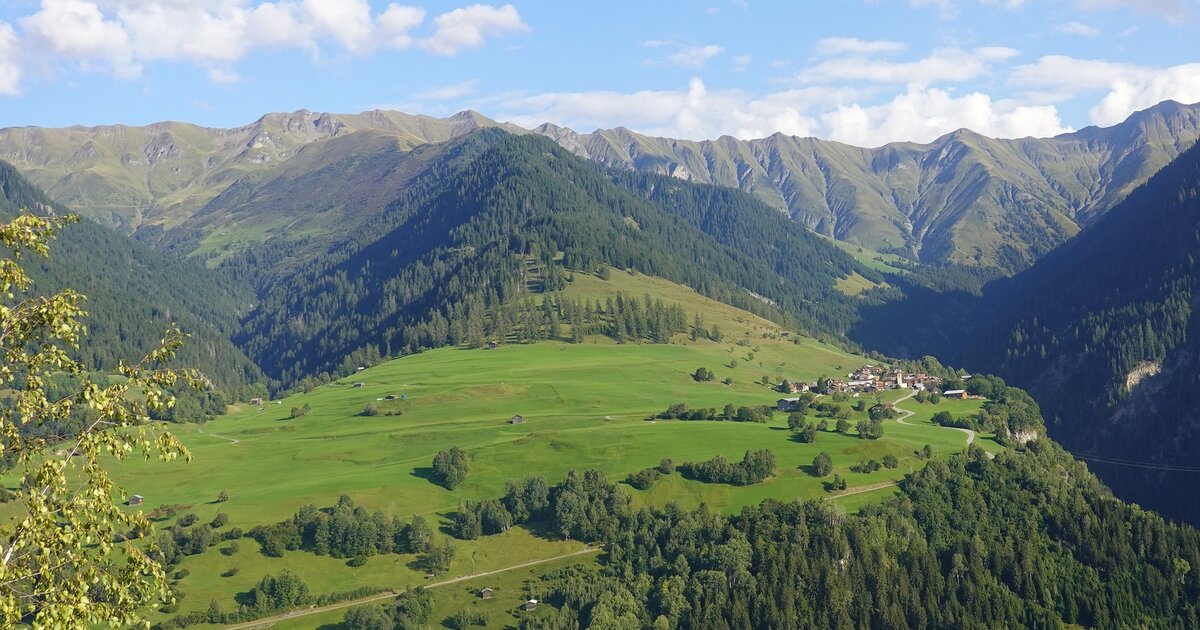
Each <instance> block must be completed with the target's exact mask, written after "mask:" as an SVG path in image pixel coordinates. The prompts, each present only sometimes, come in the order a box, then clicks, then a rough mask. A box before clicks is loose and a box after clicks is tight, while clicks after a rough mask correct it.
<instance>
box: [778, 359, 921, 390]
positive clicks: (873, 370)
mask: <svg viewBox="0 0 1200 630" xmlns="http://www.w3.org/2000/svg"><path fill="white" fill-rule="evenodd" d="M941 385H942V378H941V377H940V376H933V375H931V374H924V373H919V372H918V373H915V374H911V373H905V372H904V370H902V369H900V368H892V367H887V366H883V365H864V366H862V367H860V368H858V369H857V370H855V371H854V372H851V373H850V374H847V375H846V377H845V378H831V379H828V380H827V381H826V382H825V386H824V390H825V391H823V392H818V393H826V394H832V393H835V392H845V393H850V394H871V393H874V392H878V391H884V390H891V389H917V390H922V389H923V390H927V391H938V389H939V388H940V387H941ZM780 388H781V390H783V391H784V393H786V394H797V393H801V392H810V391H811V392H817V391H818V389H820V383H803V382H789V381H784V382H783V384H782V385H781V386H780Z"/></svg>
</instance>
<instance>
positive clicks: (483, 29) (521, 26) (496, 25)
mask: <svg viewBox="0 0 1200 630" xmlns="http://www.w3.org/2000/svg"><path fill="white" fill-rule="evenodd" d="M433 23H434V26H435V27H436V31H435V32H434V34H433V36H432V37H429V38H427V39H425V40H422V41H421V46H422V47H424V48H425V49H426V50H428V51H430V52H433V53H436V54H439V55H455V54H458V52H459V51H460V50H462V49H464V48H477V47H479V46H482V45H483V42H484V39H485V38H486V37H488V36H493V35H504V34H506V33H520V32H523V31H527V30H529V26H528V25H527V24H525V22H524V21H523V20H522V19H521V15H520V13H518V12H517V9H516V7H514V6H513V5H511V4H506V5H504V6H502V7H494V6H491V5H486V4H473V5H471V6H468V7H463V8H461V9H455V10H453V11H449V12H447V13H443V14H441V15H439V16H437V17H436V18H434V19H433Z"/></svg>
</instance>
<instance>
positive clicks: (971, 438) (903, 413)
mask: <svg viewBox="0 0 1200 630" xmlns="http://www.w3.org/2000/svg"><path fill="white" fill-rule="evenodd" d="M916 395H917V391H916V390H913V391H911V392H909V393H908V395H907V396H904V397H902V398H899V399H897V400H896V402H895V403H894V404H895V405H896V410H897V411H899V412H900V416H899V417H898V418H896V422H899V423H900V424H903V425H906V426H910V427H915V426H917V425H915V424H912V423H911V422H905V419H907V418H911V417H912V415H913V413H914V412H912V411H909V410H907V409H901V408H900V403H902V402H904V401H906V400H908V399H909V398H912V397H913V396H916ZM942 428H943V429H953V430H955V431H962V432H963V433H966V434H967V446H970V445H972V444H974V443H975V432H974V431H972V430H971V429H963V428H960V427H942Z"/></svg>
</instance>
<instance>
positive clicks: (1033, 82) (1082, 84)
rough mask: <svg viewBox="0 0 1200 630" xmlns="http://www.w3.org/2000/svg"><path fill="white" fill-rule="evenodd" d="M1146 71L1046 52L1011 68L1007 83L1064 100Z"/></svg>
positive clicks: (1113, 63)
mask: <svg viewBox="0 0 1200 630" xmlns="http://www.w3.org/2000/svg"><path fill="white" fill-rule="evenodd" d="M1148 70H1149V69H1147V68H1143V67H1141V66H1137V65H1134V64H1130V63H1115V62H1112V61H1104V60H1100V59H1076V58H1074V57H1067V56H1065V55H1046V56H1044V57H1041V58H1039V59H1038V60H1037V62H1035V63H1032V64H1027V65H1022V66H1017V67H1016V68H1014V69H1013V71H1012V74H1010V75H1009V83H1011V84H1012V85H1014V86H1017V87H1020V88H1025V89H1028V90H1044V91H1045V92H1043V94H1048V95H1050V97H1051V98H1052V100H1064V99H1067V98H1071V97H1074V96H1078V95H1079V94H1081V93H1084V92H1088V91H1094V90H1102V89H1105V88H1107V87H1109V86H1111V85H1112V84H1113V82H1114V81H1116V80H1119V79H1123V78H1134V77H1137V76H1140V75H1142V74H1144V73H1146V72H1147V71H1148Z"/></svg>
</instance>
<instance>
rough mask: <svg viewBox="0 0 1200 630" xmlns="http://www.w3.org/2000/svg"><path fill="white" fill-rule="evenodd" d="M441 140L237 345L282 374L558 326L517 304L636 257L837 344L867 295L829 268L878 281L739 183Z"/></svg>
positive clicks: (491, 141)
mask: <svg viewBox="0 0 1200 630" xmlns="http://www.w3.org/2000/svg"><path fill="white" fill-rule="evenodd" d="M448 144H449V145H450V146H447V147H444V148H443V149H442V150H443V152H444V156H443V158H442V159H441V160H440V161H437V162H435V163H433V164H431V165H430V166H429V167H428V170H427V172H426V173H425V174H423V175H421V176H419V177H417V178H415V179H414V180H413V182H412V183H411V185H410V186H408V187H406V188H405V189H404V190H403V191H402V192H400V194H399V196H398V198H397V199H396V200H395V201H394V202H392V203H391V204H390V205H389V206H388V208H387V210H386V211H385V212H383V213H382V214H379V215H378V216H376V217H374V218H373V219H370V220H369V221H367V223H366V225H365V227H363V228H362V229H361V230H358V231H357V232H356V233H354V234H352V235H350V237H349V238H347V239H346V240H344V241H340V242H337V243H326V244H324V245H322V246H321V247H323V248H324V250H323V251H322V252H321V255H320V256H312V255H307V256H306V255H303V254H300V255H297V256H296V257H295V258H294V260H299V261H301V262H298V263H297V264H295V265H294V267H289V268H287V275H286V277H280V276H278V275H275V276H273V277H272V278H271V280H270V281H269V282H267V283H266V284H265V285H264V286H262V287H260V288H261V293H262V295H261V300H260V303H259V305H258V307H257V308H256V309H255V310H254V311H253V312H252V313H251V314H250V316H249V318H248V319H247V320H246V321H245V324H244V327H243V328H242V330H241V332H240V333H239V334H238V335H237V336H236V337H235V339H236V341H237V342H238V344H239V346H240V347H242V348H243V349H244V350H245V351H246V352H247V353H248V354H249V355H250V356H251V357H252V358H254V359H255V361H256V362H257V363H258V364H259V365H260V366H261V367H262V368H263V370H264V371H265V372H266V373H267V374H268V375H269V376H270V377H272V378H274V379H278V380H279V381H280V382H282V383H284V384H290V383H295V382H296V381H298V380H300V379H303V378H305V377H308V376H313V375H316V374H320V373H328V372H338V373H345V372H346V370H352V369H353V368H354V366H355V365H362V364H364V363H365V362H367V361H369V360H370V359H372V358H375V357H380V356H392V355H396V354H400V353H409V352H416V351H419V350H420V349H422V348H433V347H438V346H444V345H447V344H451V343H459V342H463V341H467V340H474V341H476V342H478V341H480V340H481V339H480V337H481V335H482V336H483V337H486V338H488V339H494V340H497V341H500V340H503V339H504V338H507V337H509V336H510V335H511V336H513V337H514V338H544V337H547V336H554V335H550V332H551V331H550V328H551V326H552V324H553V320H554V319H555V318H558V319H560V320H566V319H567V318H569V317H573V315H571V314H568V312H567V311H563V307H564V306H567V307H568V311H569V312H571V313H576V314H577V313H579V312H580V311H579V309H575V308H573V307H572V306H570V305H568V304H565V303H564V302H562V301H560V300H553V301H552V302H551V305H550V306H546V305H545V304H543V305H542V307H541V308H535V307H533V305H532V303H531V302H527V301H524V300H525V298H526V297H527V296H529V295H530V293H531V292H533V291H537V290H543V289H545V290H553V289H555V288H557V287H561V286H562V285H563V281H564V278H565V277H566V276H568V275H569V274H570V273H571V271H572V270H574V271H581V272H601V269H602V268H603V266H605V265H610V266H612V267H616V268H622V269H625V268H630V269H636V270H638V271H640V272H642V273H645V274H648V275H653V276H658V277H662V278H665V279H668V280H671V281H674V282H678V283H681V284H685V285H687V286H690V287H692V288H694V289H696V290H697V291H699V292H700V293H702V294H704V295H707V296H710V297H713V298H716V299H718V300H720V301H722V302H725V303H727V304H731V305H733V306H736V307H739V308H742V309H744V310H747V311H750V312H752V313H756V314H760V315H762V316H765V317H768V318H770V319H774V320H776V321H780V322H785V323H787V324H790V325H793V326H795V327H797V328H799V329H800V330H802V331H804V332H806V333H808V334H811V335H814V336H818V337H825V338H828V339H837V338H842V337H841V335H840V331H841V330H844V329H845V328H846V327H847V326H848V325H849V324H850V322H852V321H853V319H854V317H855V308H856V304H857V300H854V299H851V298H849V297H847V296H845V295H843V294H842V293H841V292H839V291H838V290H837V287H836V282H837V280H838V279H840V278H844V277H846V276H849V275H851V274H852V273H856V272H857V273H858V274H860V275H862V276H863V277H865V278H868V279H872V280H880V279H881V277H880V276H879V275H878V274H877V273H875V272H873V271H871V270H869V269H866V268H864V267H863V266H862V265H860V264H859V263H857V262H855V261H854V260H853V259H851V258H850V257H849V256H848V255H846V254H845V253H843V252H842V251H841V250H839V249H837V248H836V247H835V246H833V245H831V244H829V243H827V242H826V241H824V240H823V239H821V238H820V237H817V236H815V235H813V234H812V233H810V232H809V231H808V230H806V229H804V228H803V227H801V226H799V225H797V224H796V223H794V222H792V221H790V220H788V219H787V217H785V216H783V215H781V214H780V213H779V212H777V211H776V210H774V209H772V208H770V207H768V206H766V205H764V204H762V203H761V202H759V201H757V200H755V199H753V198H751V197H750V196H748V195H745V194H743V193H740V192H737V191H733V190H728V189H723V188H717V187H711V186H699V185H694V184H689V183H686V182H681V181H678V180H676V179H672V178H669V177H662V176H655V175H646V174H636V173H618V172H616V171H609V170H606V169H604V168H602V167H599V166H597V165H595V164H593V163H590V162H587V161H584V160H582V159H580V158H577V157H575V156H574V155H572V154H570V153H569V152H567V151H565V150H563V149H561V148H560V147H558V146H557V145H555V144H554V143H553V142H551V141H549V140H547V139H545V138H540V137H533V136H513V135H510V134H508V133H505V132H503V131H500V130H498V129H484V130H481V131H478V132H476V133H473V134H471V135H469V136H466V137H464V138H461V139H458V140H455V141H451V142H450V143H448ZM296 246H297V244H296V243H295V242H291V241H288V242H284V241H278V242H271V241H268V242H267V243H266V244H264V245H263V246H262V247H258V248H254V249H253V250H252V251H249V252H245V253H242V254H239V255H237V256H235V257H233V258H231V259H229V260H228V261H226V262H225V263H223V264H224V265H225V266H226V267H228V268H229V269H231V270H235V272H236V273H238V274H240V275H242V276H245V277H259V278H261V277H264V275H263V274H262V273H259V272H256V271H254V270H253V267H254V266H255V265H259V264H267V265H276V266H278V265H277V264H276V261H279V260H283V259H285V258H287V255H286V254H285V253H284V252H283V251H277V250H286V249H287V248H290V247H296ZM560 255H561V256H560ZM647 308H654V305H653V303H651V304H647V305H644V306H640V307H638V309H639V311H640V312H643V313H644V312H646V309H647ZM590 310H592V312H593V314H594V312H595V311H594V309H590ZM606 310H607V308H606ZM665 315H669V316H667V317H665V319H664V318H660V317H659V316H657V315H655V316H654V318H653V319H654V321H650V322H643V325H644V326H645V328H646V329H645V330H638V331H629V330H626V331H624V334H625V335H627V336H628V337H629V338H646V339H651V340H658V341H661V340H663V339H665V338H667V336H668V330H669V331H672V332H675V331H679V330H680V327H679V323H680V322H679V321H678V315H679V313H677V312H676V313H672V314H666V313H665ZM623 319H625V318H618V319H616V320H614V319H613V318H612V313H611V312H606V313H605V314H603V315H601V316H600V318H599V320H597V321H596V322H594V323H596V324H598V325H597V326H594V327H593V328H591V329H590V330H593V331H597V332H604V333H606V334H612V335H613V336H617V337H620V336H622V331H620V330H619V326H620V324H618V323H617V322H619V321H621V320H623ZM600 320H602V321H603V322H604V324H603V325H599V324H600ZM660 323H663V324H664V325H665V326H666V328H664V327H663V325H660ZM654 329H657V331H656V330H654ZM843 339H844V338H843Z"/></svg>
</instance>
